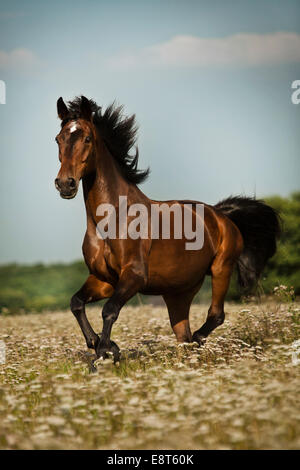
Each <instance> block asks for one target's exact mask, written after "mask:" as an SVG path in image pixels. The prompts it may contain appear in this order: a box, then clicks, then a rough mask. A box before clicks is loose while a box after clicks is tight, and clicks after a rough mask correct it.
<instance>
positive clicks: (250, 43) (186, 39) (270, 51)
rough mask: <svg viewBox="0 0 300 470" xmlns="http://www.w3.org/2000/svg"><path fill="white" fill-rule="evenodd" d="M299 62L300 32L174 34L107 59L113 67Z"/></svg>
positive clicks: (252, 64) (244, 64)
mask: <svg viewBox="0 0 300 470" xmlns="http://www.w3.org/2000/svg"><path fill="white" fill-rule="evenodd" d="M293 62H300V34H297V33H291V32H277V33H271V34H249V33H240V34H235V35H232V36H227V37H223V38H201V37H196V36H183V35H181V36H174V37H173V38H171V39H170V40H168V41H166V42H163V43H161V44H156V45H154V46H150V47H147V48H144V49H142V50H140V51H137V52H135V53H130V54H122V55H120V56H117V57H114V58H112V59H111V60H110V64H111V65H113V66H115V67H121V68H122V67H130V66H140V65H141V66H159V67H161V66H166V67H172V66H174V67H210V66H258V65H274V64H282V63H293Z"/></svg>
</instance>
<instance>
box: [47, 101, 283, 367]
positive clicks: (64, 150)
mask: <svg viewBox="0 0 300 470" xmlns="http://www.w3.org/2000/svg"><path fill="white" fill-rule="evenodd" d="M122 109H123V108H122V107H116V106H115V105H114V104H112V105H111V106H109V107H108V108H107V109H106V110H105V112H102V109H101V107H100V106H98V105H97V104H96V103H95V102H94V101H93V100H89V99H87V98H86V97H84V96H81V97H77V98H75V99H74V100H73V101H70V102H68V105H66V104H65V103H64V101H63V99H62V98H59V99H58V101H57V112H58V116H59V118H60V119H61V130H60V132H59V134H58V135H57V137H56V141H57V143H58V146H59V160H60V162H61V166H60V170H59V173H58V175H57V178H56V179H55V186H56V188H57V190H58V191H59V193H60V195H61V197H62V198H65V199H71V198H73V197H75V195H76V193H77V190H78V186H79V182H80V180H82V186H83V195H84V202H85V208H86V215H87V230H86V234H85V237H84V242H83V247H82V249H83V256H84V259H85V262H86V264H87V267H88V269H89V273H90V274H89V276H88V278H87V280H86V282H85V283H84V285H83V286H82V287H81V289H79V290H78V292H76V294H75V295H74V296H73V297H72V299H71V311H72V312H73V314H74V315H75V317H76V319H77V321H78V323H79V326H80V328H81V330H82V333H83V335H84V337H85V340H86V344H87V346H88V348H93V349H94V350H95V352H96V356H97V357H98V358H100V357H102V358H106V357H107V355H108V353H113V356H114V359H115V361H116V360H118V359H119V348H118V346H117V345H116V343H114V342H113V341H111V330H112V326H113V324H114V322H115V321H116V320H117V318H118V315H119V312H120V310H121V308H122V307H123V306H124V304H125V303H126V302H127V301H128V300H129V299H130V298H132V297H133V296H134V295H135V294H137V293H142V294H151V295H162V296H163V298H164V300H165V302H166V305H167V309H168V313H169V317H170V323H171V326H172V329H173V331H174V333H175V335H176V338H177V340H178V341H179V342H191V341H194V342H197V343H198V344H199V345H202V344H203V343H204V342H205V338H206V337H207V336H208V335H209V334H210V333H211V332H212V331H213V330H214V329H215V328H216V327H217V326H219V325H221V324H222V323H223V321H224V318H225V314H224V300H225V296H226V293H227V290H228V287H229V282H230V278H231V275H232V273H233V270H234V267H236V268H237V272H238V283H239V285H240V286H241V287H242V288H244V289H248V290H249V289H251V288H253V286H254V285H255V284H256V282H257V280H258V279H259V277H260V275H261V273H262V271H263V269H264V267H265V265H266V262H267V261H268V259H269V258H270V257H271V256H273V255H274V253H275V251H276V240H277V238H278V237H279V235H280V223H279V217H278V215H277V213H276V211H275V210H273V209H272V208H271V207H270V206H268V205H267V204H265V203H264V202H263V201H261V200H256V199H255V198H249V197H241V196H238V197H229V198H227V199H225V200H223V201H221V202H219V203H218V204H216V205H215V206H211V205H208V204H204V221H203V222H204V243H203V246H202V248H201V249H199V250H186V249H185V242H186V241H187V240H186V239H185V236H184V235H183V236H182V238H181V239H178V238H176V237H175V235H174V227H173V225H174V218H173V219H172V218H171V225H172V224H173V225H172V227H173V229H172V227H171V232H172V233H171V236H170V238H169V239H163V238H162V237H159V238H158V239H151V236H149V237H148V238H137V239H132V238H126V239H122V238H115V239H110V238H106V239H104V238H101V237H99V236H98V235H97V233H96V232H97V230H96V228H97V223H98V220H99V217H98V216H97V207H98V206H99V205H100V204H107V203H109V204H112V205H113V206H114V207H115V208H116V211H119V210H120V208H119V196H120V195H123V196H127V199H128V205H130V204H136V203H138V204H142V205H143V206H145V207H146V208H150V205H153V204H160V201H153V200H151V199H149V198H148V197H147V196H146V195H145V194H143V192H142V191H141V190H140V189H139V187H138V184H140V183H142V182H143V181H144V180H145V179H146V177H147V176H148V173H149V169H148V170H145V171H141V170H139V169H138V150H137V149H136V153H135V154H134V155H131V154H130V150H131V149H132V147H133V146H134V144H135V142H136V133H137V127H136V124H135V115H133V116H130V117H124V116H123V111H122ZM187 202H189V203H190V204H192V208H193V209H192V212H193V217H194V219H195V217H196V211H195V205H196V204H197V203H198V202H197V201H177V200H172V201H165V204H167V205H168V206H172V204H174V203H177V204H180V205H184V204H185V203H187ZM172 230H173V231H172ZM206 275H209V276H211V283H212V300H211V305H210V307H209V310H208V316H207V319H206V322H205V323H204V324H203V325H202V326H201V328H199V329H198V330H197V331H195V332H194V334H193V335H192V333H191V330H190V325H189V310H190V306H191V303H192V300H193V298H194V296H195V294H196V293H197V292H198V290H199V289H200V287H201V285H202V283H203V280H204V278H205V276H206ZM106 298H107V299H108V300H107V301H106V303H105V304H104V307H103V309H102V317H103V329H102V333H101V335H100V336H98V335H97V334H96V333H95V331H94V330H93V328H92V327H91V325H90V323H89V321H88V319H87V316H86V313H85V305H86V304H87V303H90V302H96V301H99V300H101V299H106Z"/></svg>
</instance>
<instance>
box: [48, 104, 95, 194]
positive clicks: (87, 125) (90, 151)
mask: <svg viewBox="0 0 300 470" xmlns="http://www.w3.org/2000/svg"><path fill="white" fill-rule="evenodd" d="M57 112H58V116H59V117H60V119H61V120H62V128H61V131H60V133H59V134H58V135H57V137H56V142H57V143H58V147H59V161H60V162H61V166H60V170H59V172H58V175H57V178H56V179H55V186H56V189H57V190H58V191H59V192H60V195H61V197H63V198H65V199H72V198H73V197H75V196H76V194H77V191H78V185H79V181H80V179H81V178H82V177H83V176H85V175H87V174H88V173H90V172H91V171H93V169H94V158H93V155H94V146H95V139H96V134H95V129H94V126H93V123H92V109H91V105H90V102H89V100H88V99H87V98H85V97H84V96H82V97H81V101H80V109H79V112H78V114H77V115H76V114H75V115H74V114H73V113H72V112H71V111H70V110H69V109H68V107H67V106H66V105H65V103H64V101H63V99H62V98H59V99H58V101H57ZM77 116H78V118H77Z"/></svg>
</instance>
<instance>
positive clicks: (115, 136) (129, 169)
mask: <svg viewBox="0 0 300 470" xmlns="http://www.w3.org/2000/svg"><path fill="white" fill-rule="evenodd" d="M89 104H90V107H91V109H92V112H93V123H94V125H95V126H96V128H97V130H98V132H99V134H100V135H101V137H102V139H103V140H104V141H105V144H106V145H107V148H108V150H109V151H110V153H111V155H112V156H113V158H114V159H115V160H116V161H117V163H118V165H119V167H120V170H121V172H122V174H123V176H124V177H125V179H126V180H127V181H128V182H129V183H133V184H140V183H142V182H143V181H145V180H146V178H147V177H148V175H149V168H147V170H139V169H138V159H139V151H138V148H137V147H136V151H135V155H131V154H130V153H129V152H130V150H131V149H132V147H133V146H134V144H135V143H136V138H137V137H136V134H137V130H138V127H137V125H136V122H135V114H133V115H132V116H129V117H126V116H124V115H123V106H116V105H115V103H112V104H111V105H110V106H108V108H106V110H105V112H104V113H102V108H101V106H98V105H97V103H96V102H95V101H93V100H89ZM68 110H69V115H68V118H67V119H66V120H64V121H63V122H62V127H63V126H64V125H65V124H66V123H67V122H68V121H70V120H73V119H79V118H81V117H82V116H81V97H76V98H75V99H74V100H73V101H69V102H68Z"/></svg>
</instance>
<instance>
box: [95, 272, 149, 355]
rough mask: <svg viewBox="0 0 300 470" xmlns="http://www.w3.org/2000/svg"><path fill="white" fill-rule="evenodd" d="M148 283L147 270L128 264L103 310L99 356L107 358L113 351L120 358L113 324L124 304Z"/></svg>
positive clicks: (97, 348) (97, 349)
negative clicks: (112, 337) (113, 335)
mask: <svg viewBox="0 0 300 470" xmlns="http://www.w3.org/2000/svg"><path fill="white" fill-rule="evenodd" d="M145 284H146V270H145V269H144V268H143V267H142V268H137V267H132V266H127V267H126V268H125V269H124V270H122V272H121V275H120V277H119V281H118V283H117V285H116V287H115V291H114V293H113V295H112V297H111V298H110V299H109V300H108V301H107V302H106V304H105V305H104V307H103V310H102V317H103V330H102V333H101V337H100V341H99V342H98V344H97V347H96V353H97V357H98V358H103V359H105V358H106V357H107V353H108V352H112V354H113V356H114V361H115V362H116V361H118V360H119V358H120V350H119V348H118V346H117V345H116V343H114V342H113V341H111V339H110V335H111V330H112V326H113V324H114V323H115V321H116V320H117V318H118V316H119V312H120V310H121V308H122V307H123V305H124V304H125V303H126V302H127V301H128V300H129V299H131V297H133V296H134V295H135V294H136V293H137V292H138V291H139V290H140V289H141V288H142V287H143V286H144V285H145Z"/></svg>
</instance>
